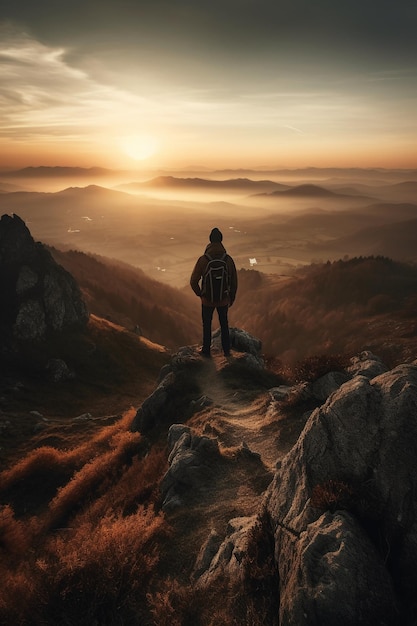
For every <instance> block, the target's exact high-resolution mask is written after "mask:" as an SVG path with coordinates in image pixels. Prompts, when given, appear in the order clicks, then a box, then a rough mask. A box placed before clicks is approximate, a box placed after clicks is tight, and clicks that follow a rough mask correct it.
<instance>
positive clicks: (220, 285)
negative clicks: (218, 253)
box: [202, 253, 230, 303]
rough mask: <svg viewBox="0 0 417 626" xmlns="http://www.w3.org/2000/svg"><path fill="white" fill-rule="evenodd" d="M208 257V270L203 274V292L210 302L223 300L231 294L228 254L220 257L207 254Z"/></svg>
mask: <svg viewBox="0 0 417 626" xmlns="http://www.w3.org/2000/svg"><path fill="white" fill-rule="evenodd" d="M204 256H205V257H207V259H208V263H207V267H206V270H205V272H204V274H203V281H202V293H203V295H204V297H205V298H207V300H210V302H213V303H214V302H221V301H222V300H224V299H225V298H227V296H228V295H229V287H230V280H229V270H228V267H227V262H226V258H227V254H226V253H224V254H223V256H222V257H221V258H220V259H213V257H211V256H210V255H209V254H207V253H206V254H205V255H204Z"/></svg>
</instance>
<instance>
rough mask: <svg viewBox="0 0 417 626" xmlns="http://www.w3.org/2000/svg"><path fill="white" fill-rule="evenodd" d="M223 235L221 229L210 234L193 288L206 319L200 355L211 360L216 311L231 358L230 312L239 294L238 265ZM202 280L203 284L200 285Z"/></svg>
mask: <svg viewBox="0 0 417 626" xmlns="http://www.w3.org/2000/svg"><path fill="white" fill-rule="evenodd" d="M222 240H223V235H222V233H221V232H220V230H219V229H218V228H213V230H212V231H211V233H210V243H209V244H208V245H207V247H206V250H205V253H204V254H203V256H201V257H200V258H199V259H198V261H197V263H196V264H195V267H194V270H193V273H192V274H191V279H190V285H191V288H192V290H193V291H194V293H195V294H196V295H197V296H198V297H199V298H201V310H202V318H203V347H202V350H201V354H202V355H203V356H205V357H210V346H211V323H212V320H213V313H214V309H217V314H218V316H219V323H220V331H221V341H222V348H223V352H224V355H225V356H230V336H229V322H228V319H227V313H228V310H229V307H230V306H232V304H233V302H234V300H235V297H236V291H237V272H236V266H235V263H234V261H233V259H232V257H231V256H229V255H228V254H227V252H226V249H225V248H224V246H223V244H222ZM200 280H201V283H200Z"/></svg>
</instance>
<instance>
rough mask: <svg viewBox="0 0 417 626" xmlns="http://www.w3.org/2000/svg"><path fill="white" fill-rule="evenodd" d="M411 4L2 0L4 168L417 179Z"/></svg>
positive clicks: (416, 58)
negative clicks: (398, 172) (331, 173)
mask: <svg viewBox="0 0 417 626" xmlns="http://www.w3.org/2000/svg"><path fill="white" fill-rule="evenodd" d="M416 32H417V2H415V0H395V2H394V1H393V0H389V1H388V0H337V1H336V0H316V1H314V2H313V0H205V1H202V0H82V1H80V0H71V2H69V1H68V0H38V1H37V2H34V1H33V0H2V2H1V5H0V73H1V74H0V76H1V80H0V166H1V167H12V168H15V167H24V166H30V165H32V166H36V165H65V166H71V165H77V166H82V167H92V166H103V167H113V168H114V167H115V168H152V167H160V168H162V167H171V168H175V167H178V168H182V167H189V166H194V167H207V168H213V167H216V168H218V167H227V168H239V167H290V168H295V167H306V166H316V167H321V166H333V167H335V166H336V167H351V166H357V167H400V168H410V167H413V168H415V167H417V37H416Z"/></svg>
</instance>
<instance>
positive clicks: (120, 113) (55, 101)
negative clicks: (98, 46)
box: [0, 26, 151, 141]
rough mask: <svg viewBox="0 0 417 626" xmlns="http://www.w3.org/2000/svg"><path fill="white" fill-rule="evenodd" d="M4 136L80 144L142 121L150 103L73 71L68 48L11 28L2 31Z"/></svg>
mask: <svg viewBox="0 0 417 626" xmlns="http://www.w3.org/2000/svg"><path fill="white" fill-rule="evenodd" d="M1 34H2V35H3V36H2V45H1V48H0V67H1V71H2V76H3V77H4V80H3V82H2V84H1V86H0V109H1V116H0V132H1V135H2V136H3V137H9V138H14V139H15V140H17V141H30V140H39V139H40V138H42V137H43V138H45V139H46V138H48V139H51V138H53V137H59V138H67V139H74V138H79V137H82V136H83V135H84V134H85V133H88V134H94V133H99V132H101V131H102V130H103V128H106V129H107V130H109V125H110V132H111V128H112V126H115V127H117V125H118V123H119V120H120V119H123V120H124V122H123V123H124V124H125V123H127V122H129V121H130V122H132V118H133V117H135V118H137V116H138V112H140V111H141V110H143V111H146V109H147V108H148V109H149V108H150V106H151V105H150V104H149V103H148V102H147V101H146V99H144V98H140V97H138V96H134V95H132V94H129V93H128V92H124V91H122V90H120V89H117V88H114V87H113V86H111V85H105V84H100V83H98V82H97V81H95V80H94V79H92V78H91V77H90V76H89V75H88V74H87V73H86V72H84V71H82V70H80V69H78V68H75V67H72V66H70V65H69V64H68V62H67V60H66V56H67V50H66V49H65V48H62V47H61V48H58V47H57V48H53V47H48V46H46V45H44V44H43V43H40V42H39V41H36V40H35V39H33V38H32V37H30V36H29V35H27V34H25V33H21V32H17V31H16V30H14V29H12V28H10V27H4V26H3V28H2V33H1Z"/></svg>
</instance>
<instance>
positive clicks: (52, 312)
mask: <svg viewBox="0 0 417 626" xmlns="http://www.w3.org/2000/svg"><path fill="white" fill-rule="evenodd" d="M0 293H1V298H2V307H1V312H0V333H1V335H2V337H3V338H4V340H6V339H7V338H10V337H13V338H14V339H17V340H21V341H43V340H44V339H45V338H46V337H47V336H48V335H49V334H51V333H61V332H65V331H67V330H69V329H74V328H80V327H83V326H85V324H86V323H87V321H88V311H87V308H86V305H85V302H84V300H83V298H82V295H81V292H80V289H79V287H78V285H77V283H76V282H75V280H74V278H73V277H72V276H71V274H69V273H68V272H67V271H66V270H65V269H64V268H63V267H61V266H60V265H58V264H57V263H56V262H55V261H54V259H53V258H52V256H51V255H50V253H49V252H48V250H46V248H45V247H44V246H43V245H42V244H41V243H39V242H35V241H34V240H33V238H32V236H31V234H30V232H29V229H28V228H27V227H26V225H25V223H24V222H23V220H21V219H20V218H19V217H18V216H17V215H13V216H10V215H3V216H2V218H1V220H0Z"/></svg>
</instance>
